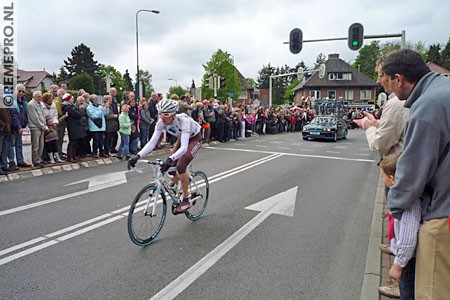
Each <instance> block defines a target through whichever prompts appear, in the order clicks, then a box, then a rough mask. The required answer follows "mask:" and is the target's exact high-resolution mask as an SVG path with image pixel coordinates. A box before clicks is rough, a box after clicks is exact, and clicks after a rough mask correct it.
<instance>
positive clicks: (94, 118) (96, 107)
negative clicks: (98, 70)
mask: <svg viewBox="0 0 450 300" xmlns="http://www.w3.org/2000/svg"><path fill="white" fill-rule="evenodd" d="M90 100H91V104H90V105H89V106H88V107H87V114H88V117H89V118H88V124H89V131H90V132H91V135H92V138H93V147H92V148H93V149H92V157H94V158H98V155H99V154H100V157H108V156H107V155H106V154H105V149H103V139H104V135H105V131H106V121H105V115H107V114H108V113H109V104H108V103H105V106H102V105H100V103H99V99H98V96H97V95H95V94H92V95H91V99H90Z"/></svg>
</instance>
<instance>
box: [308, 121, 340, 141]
mask: <svg viewBox="0 0 450 300" xmlns="http://www.w3.org/2000/svg"><path fill="white" fill-rule="evenodd" d="M347 133H348V129H347V123H346V122H345V120H344V119H342V118H339V117H336V116H317V117H315V118H314V119H313V120H312V121H311V123H309V124H307V125H305V126H304V127H303V130H302V137H303V139H304V140H308V139H327V140H334V141H337V140H340V139H346V138H347Z"/></svg>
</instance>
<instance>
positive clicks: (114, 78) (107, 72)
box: [99, 64, 127, 99]
mask: <svg viewBox="0 0 450 300" xmlns="http://www.w3.org/2000/svg"><path fill="white" fill-rule="evenodd" d="M99 73H100V74H101V78H102V86H106V77H109V78H111V84H112V86H110V87H115V88H116V90H117V99H122V95H123V92H124V91H125V90H126V89H127V85H126V83H125V80H124V79H123V77H122V74H121V73H120V72H119V71H118V70H116V68H114V67H113V66H110V65H108V66H105V65H104V64H100V66H99Z"/></svg>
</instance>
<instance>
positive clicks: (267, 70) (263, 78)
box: [256, 63, 275, 89]
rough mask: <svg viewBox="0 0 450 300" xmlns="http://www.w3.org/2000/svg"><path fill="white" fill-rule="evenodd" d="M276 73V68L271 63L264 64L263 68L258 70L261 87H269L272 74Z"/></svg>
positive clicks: (258, 81) (258, 80) (259, 85)
mask: <svg viewBox="0 0 450 300" xmlns="http://www.w3.org/2000/svg"><path fill="white" fill-rule="evenodd" d="M272 75H275V68H274V67H272V66H271V65H270V63H269V64H268V65H267V66H263V67H262V69H261V70H259V71H258V79H257V81H256V82H257V84H258V87H259V88H260V89H268V88H269V79H270V76H272Z"/></svg>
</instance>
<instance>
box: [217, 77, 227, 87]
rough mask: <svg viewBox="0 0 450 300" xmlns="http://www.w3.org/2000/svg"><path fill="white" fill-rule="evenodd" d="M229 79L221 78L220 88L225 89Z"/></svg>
mask: <svg viewBox="0 0 450 300" xmlns="http://www.w3.org/2000/svg"><path fill="white" fill-rule="evenodd" d="M226 81H227V78H226V77H220V84H219V88H221V89H223V88H224V87H225V85H226Z"/></svg>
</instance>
